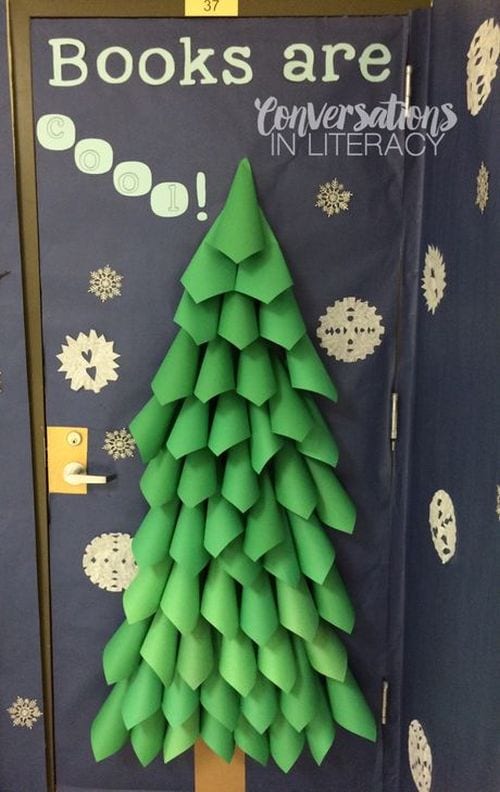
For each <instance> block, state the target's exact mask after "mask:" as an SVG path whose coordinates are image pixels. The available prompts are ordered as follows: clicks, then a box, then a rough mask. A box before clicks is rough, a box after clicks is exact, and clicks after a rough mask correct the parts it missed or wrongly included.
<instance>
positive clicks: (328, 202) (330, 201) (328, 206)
mask: <svg viewBox="0 0 500 792" xmlns="http://www.w3.org/2000/svg"><path fill="white" fill-rule="evenodd" d="M351 198H352V192H349V190H346V189H345V188H344V185H343V184H342V183H341V182H339V181H338V179H334V180H333V181H330V182H325V184H320V186H319V193H318V194H317V196H316V204H315V206H317V207H318V209H322V210H323V212H324V213H325V214H326V215H328V217H333V215H336V214H337V215H338V214H340V213H341V212H347V210H348V209H349V202H350V200H351Z"/></svg>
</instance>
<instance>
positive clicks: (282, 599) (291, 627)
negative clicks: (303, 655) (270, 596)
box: [276, 578, 319, 641]
mask: <svg viewBox="0 0 500 792" xmlns="http://www.w3.org/2000/svg"><path fill="white" fill-rule="evenodd" d="M276 594H277V598H278V611H279V618H280V622H281V624H282V625H283V627H285V629H286V630H288V631H289V632H293V633H294V634H295V635H299V636H300V637H301V638H303V639H304V640H305V641H312V640H313V639H314V636H315V635H316V632H317V630H318V626H319V616H318V612H317V610H316V606H315V604H314V600H313V598H312V595H311V592H310V591H309V587H308V585H307V583H306V581H305V579H304V578H301V579H300V581H299V583H298V585H297V586H296V587H295V586H289V585H287V584H286V583H283V581H282V580H277V581H276Z"/></svg>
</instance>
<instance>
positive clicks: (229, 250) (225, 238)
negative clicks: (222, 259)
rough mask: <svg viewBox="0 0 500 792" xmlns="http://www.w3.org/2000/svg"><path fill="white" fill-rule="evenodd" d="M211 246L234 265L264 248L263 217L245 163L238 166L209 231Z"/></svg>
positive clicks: (247, 163)
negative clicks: (224, 200) (233, 262)
mask: <svg viewBox="0 0 500 792" xmlns="http://www.w3.org/2000/svg"><path fill="white" fill-rule="evenodd" d="M210 244H211V245H212V246H213V247H215V248H217V249H218V250H220V251H222V253H224V254H225V255H226V256H228V257H229V258H230V259H232V261H235V262H236V263H239V262H241V261H243V259H246V258H248V257H249V256H253V255H254V254H255V253H257V252H258V251H259V250H262V248H263V247H264V244H265V237H264V229H263V227H262V214H261V211H260V209H259V204H258V201H257V195H256V192H255V183H254V180H253V174H252V168H251V166H250V163H249V161H248V160H247V159H243V160H242V161H241V162H240V164H239V165H238V169H237V171H236V174H235V176H234V179H233V182H232V184H231V188H230V190H229V194H228V196H227V199H226V203H225V204H224V208H223V210H222V212H221V213H220V215H219V217H218V218H217V221H216V223H215V224H214V226H213V227H212V233H211V235H210Z"/></svg>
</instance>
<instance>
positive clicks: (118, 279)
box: [89, 265, 123, 302]
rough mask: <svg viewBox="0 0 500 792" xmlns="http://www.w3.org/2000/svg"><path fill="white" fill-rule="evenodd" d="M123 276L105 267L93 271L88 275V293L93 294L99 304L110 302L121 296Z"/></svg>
mask: <svg viewBox="0 0 500 792" xmlns="http://www.w3.org/2000/svg"><path fill="white" fill-rule="evenodd" d="M122 280H123V275H119V274H118V273H117V272H116V270H114V269H111V267H108V266H107V265H106V266H105V267H100V268H99V269H97V270H93V271H92V272H91V273H90V281H89V286H90V288H89V293H90V294H95V296H96V297H98V298H99V300H101V302H106V300H112V299H113V298H114V297H120V296H121V293H122V291H121V287H122Z"/></svg>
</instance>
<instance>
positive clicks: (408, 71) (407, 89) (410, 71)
mask: <svg viewBox="0 0 500 792" xmlns="http://www.w3.org/2000/svg"><path fill="white" fill-rule="evenodd" d="M412 75H413V66H411V64H409V63H408V64H407V65H406V69H405V116H406V117H407V116H408V114H409V112H410V106H411V78H412Z"/></svg>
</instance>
